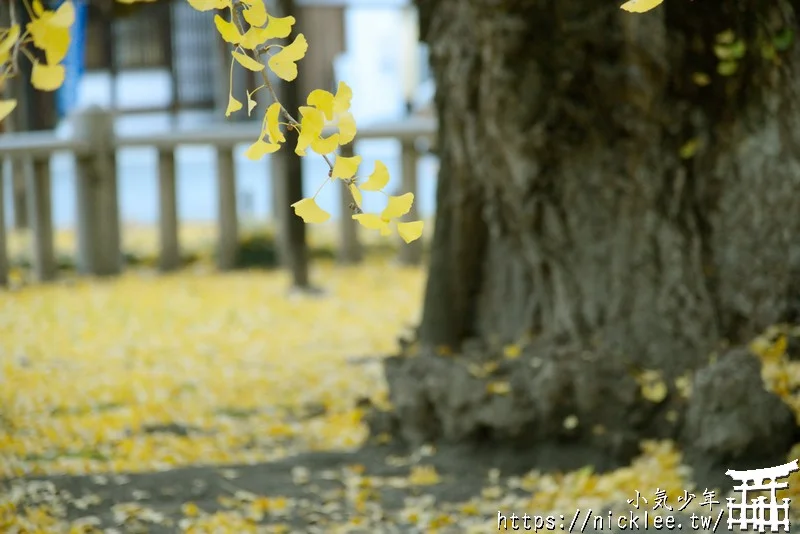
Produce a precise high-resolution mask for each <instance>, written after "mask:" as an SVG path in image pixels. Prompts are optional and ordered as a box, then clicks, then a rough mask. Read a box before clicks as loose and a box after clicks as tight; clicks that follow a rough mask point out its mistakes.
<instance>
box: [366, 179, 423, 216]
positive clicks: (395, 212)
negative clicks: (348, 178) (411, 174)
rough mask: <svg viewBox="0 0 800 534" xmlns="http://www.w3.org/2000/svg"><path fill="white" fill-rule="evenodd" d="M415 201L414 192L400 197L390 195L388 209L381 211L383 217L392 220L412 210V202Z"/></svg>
mask: <svg viewBox="0 0 800 534" xmlns="http://www.w3.org/2000/svg"><path fill="white" fill-rule="evenodd" d="M362 189H363V186H362ZM413 203H414V193H406V194H405V195H400V196H399V197H394V196H390V197H389V202H388V203H387V204H386V209H384V210H383V213H381V218H382V219H387V220H391V219H397V218H398V217H402V216H403V215H405V214H406V213H408V212H409V211H410V210H411V204H413Z"/></svg>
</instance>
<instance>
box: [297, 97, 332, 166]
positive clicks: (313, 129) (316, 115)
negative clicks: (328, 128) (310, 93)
mask: <svg viewBox="0 0 800 534" xmlns="http://www.w3.org/2000/svg"><path fill="white" fill-rule="evenodd" d="M300 115H301V116H302V118H301V119H300V134H299V135H298V136H297V147H296V148H295V153H296V154H297V155H299V156H305V154H306V149H307V148H308V147H309V146H311V143H313V142H314V141H315V140H316V139H317V138H318V137H319V136H320V135H321V134H322V129H323V128H324V127H325V116H324V115H323V114H322V112H321V111H320V110H318V109H317V108H312V107H311V106H300Z"/></svg>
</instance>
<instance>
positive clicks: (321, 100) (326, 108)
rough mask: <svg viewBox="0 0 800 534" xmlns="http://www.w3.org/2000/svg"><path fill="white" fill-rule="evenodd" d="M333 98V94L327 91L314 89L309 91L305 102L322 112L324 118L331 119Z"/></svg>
mask: <svg viewBox="0 0 800 534" xmlns="http://www.w3.org/2000/svg"><path fill="white" fill-rule="evenodd" d="M333 99H334V97H333V94H332V93H330V92H329V91H324V90H322V89H314V90H313V91H311V93H309V95H308V98H307V99H306V102H308V105H309V106H314V107H315V108H317V109H318V110H320V111H321V112H322V113H324V114H325V118H326V119H327V120H329V121H331V120H333Z"/></svg>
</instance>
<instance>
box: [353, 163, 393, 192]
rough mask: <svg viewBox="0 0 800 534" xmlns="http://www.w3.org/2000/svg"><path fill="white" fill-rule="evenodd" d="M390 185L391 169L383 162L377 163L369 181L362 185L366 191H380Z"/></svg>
mask: <svg viewBox="0 0 800 534" xmlns="http://www.w3.org/2000/svg"><path fill="white" fill-rule="evenodd" d="M388 183H389V169H387V168H386V165H384V164H383V162H382V161H376V162H375V170H374V171H372V174H370V175H369V177H368V178H367V181H366V182H364V183H363V184H361V186H360V187H361V189H362V190H364V191H380V190H381V189H383V188H384V187H386V184H388Z"/></svg>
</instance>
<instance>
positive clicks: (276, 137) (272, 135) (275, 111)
mask: <svg viewBox="0 0 800 534" xmlns="http://www.w3.org/2000/svg"><path fill="white" fill-rule="evenodd" d="M280 116H281V104H280V102H273V103H272V104H270V105H269V107H268V108H267V114H266V117H267V133H268V135H269V141H270V143H283V142H284V141H286V138H285V137H284V136H283V132H281V127H280Z"/></svg>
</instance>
